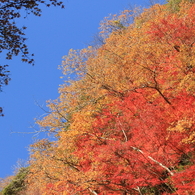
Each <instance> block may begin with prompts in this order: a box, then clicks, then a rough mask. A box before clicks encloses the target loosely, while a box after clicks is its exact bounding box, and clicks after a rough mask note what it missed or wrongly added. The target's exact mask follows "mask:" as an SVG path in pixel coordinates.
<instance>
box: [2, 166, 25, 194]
mask: <svg viewBox="0 0 195 195" xmlns="http://www.w3.org/2000/svg"><path fill="white" fill-rule="evenodd" d="M28 169H29V168H28V167H22V168H21V169H20V170H19V171H18V173H17V174H16V176H15V177H14V178H13V180H12V181H11V182H10V183H9V184H8V185H7V186H6V187H5V188H4V189H3V190H2V192H1V194H2V195H18V194H19V193H20V192H21V191H22V190H24V189H25V187H26V183H25V182H24V181H25V178H26V176H27V174H28Z"/></svg>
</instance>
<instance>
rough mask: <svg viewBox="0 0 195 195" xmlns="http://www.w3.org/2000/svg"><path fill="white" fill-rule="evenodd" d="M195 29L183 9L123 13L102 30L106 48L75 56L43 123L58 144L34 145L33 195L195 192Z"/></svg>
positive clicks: (191, 14) (191, 11)
mask: <svg viewBox="0 0 195 195" xmlns="http://www.w3.org/2000/svg"><path fill="white" fill-rule="evenodd" d="M133 20H134V23H132V21H133ZM194 23H195V5H194V4H193V3H187V2H186V1H182V2H181V4H180V9H179V11H178V12H171V11H170V10H169V9H166V5H154V6H152V7H151V8H149V9H147V10H145V11H144V12H143V13H142V14H140V15H139V16H136V12H135V11H129V10H125V11H124V12H122V13H121V15H119V16H116V15H114V16H113V17H112V18H111V19H110V18H106V19H105V21H104V22H103V23H102V24H101V28H102V31H101V36H102V37H103V38H104V44H103V45H101V46H100V47H91V46H90V47H88V48H85V49H83V50H80V51H76V50H70V52H69V54H68V55H67V56H65V57H64V61H63V63H62V65H61V67H60V68H61V69H62V71H63V73H64V75H65V77H67V76H69V77H70V78H69V81H66V82H65V83H64V84H63V85H61V87H60V89H59V92H60V96H59V98H58V99H57V100H55V101H51V102H49V103H48V106H49V108H50V112H51V113H50V114H48V115H47V116H46V117H45V118H43V119H42V120H39V121H37V123H38V124H39V125H40V127H41V128H43V130H47V131H48V132H50V133H54V135H55V138H56V141H53V142H50V141H48V140H41V141H39V142H37V143H35V144H34V145H32V146H31V150H32V154H31V162H30V174H29V177H28V179H27V181H28V183H29V187H28V189H27V192H28V190H29V191H30V190H32V189H33V188H34V189H39V190H40V193H41V194H45V195H50V194H62V195H63V194H67V195H68V194H71V195H72V194H95V195H97V194H100V195H103V194H106V195H107V194H118V195H119V194H151V193H159V194H170V193H173V194H186V195H188V194H190V193H194V192H195V191H194V187H193V186H194V185H195V180H194V178H193V175H194V161H195V156H194V146H193V143H194V141H195V131H194V127H195V123H194V121H195V114H194V113H195V112H194V111H195V99H194V92H195V87H194V86H195V47H194V43H195V40H194V36H195V25H194ZM185 175H187V176H188V178H186V177H185Z"/></svg>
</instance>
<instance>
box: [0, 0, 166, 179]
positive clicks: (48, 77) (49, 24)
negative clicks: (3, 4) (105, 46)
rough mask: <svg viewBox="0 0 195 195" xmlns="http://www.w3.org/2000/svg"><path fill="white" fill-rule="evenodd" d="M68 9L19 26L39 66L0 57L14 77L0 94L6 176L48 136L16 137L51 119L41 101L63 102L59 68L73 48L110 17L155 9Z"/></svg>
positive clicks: (143, 2) (140, 0) (102, 1)
mask: <svg viewBox="0 0 195 195" xmlns="http://www.w3.org/2000/svg"><path fill="white" fill-rule="evenodd" d="M160 2H163V1H160ZM64 4H65V6H66V7H65V9H60V8H55V7H50V8H43V14H42V16H41V17H35V16H33V15H30V16H28V17H27V19H25V20H19V21H18V22H19V23H20V24H21V25H22V24H24V25H26V26H27V27H28V28H27V30H26V36H27V37H28V41H27V44H28V46H29V50H30V52H32V53H34V54H35V66H31V65H29V64H26V63H22V62H21V61H20V58H19V57H14V58H13V60H12V61H5V60H4V59H3V57H2V56H0V57H1V64H5V63H8V64H9V65H10V67H9V70H10V71H11V78H12V80H11V82H10V84H9V85H8V86H6V87H4V88H3V92H1V93H0V106H1V107H3V109H4V114H5V116H4V117H0V130H1V134H0V135H1V141H0V177H6V176H9V175H12V174H13V167H14V166H15V165H16V162H17V161H18V159H24V160H28V157H29V151H28V147H29V145H30V144H31V143H33V141H34V140H36V139H37V138H41V137H43V136H44V135H39V137H36V136H34V134H23V133H12V132H33V131H34V129H32V128H30V127H31V126H33V125H34V119H35V118H40V117H42V116H44V115H45V113H44V111H43V110H42V109H41V108H40V107H39V106H37V105H36V102H38V103H39V105H41V106H45V105H46V104H45V102H46V100H49V99H56V98H57V97H58V86H59V85H60V84H62V83H63V81H62V79H60V76H62V74H61V72H60V70H58V65H60V64H61V61H62V57H63V56H64V55H67V53H68V51H69V49H71V48H73V49H82V48H84V47H86V46H87V44H89V43H90V42H91V41H92V40H93V36H94V35H95V34H96V33H97V32H98V27H99V23H100V21H101V20H102V19H103V18H104V17H106V16H108V15H109V14H110V13H111V14H115V13H119V12H120V11H122V10H124V9H126V8H130V7H134V6H135V5H136V6H144V7H149V6H150V5H151V3H150V0H69V1H64Z"/></svg>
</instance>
